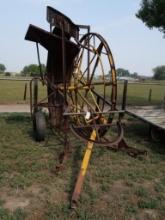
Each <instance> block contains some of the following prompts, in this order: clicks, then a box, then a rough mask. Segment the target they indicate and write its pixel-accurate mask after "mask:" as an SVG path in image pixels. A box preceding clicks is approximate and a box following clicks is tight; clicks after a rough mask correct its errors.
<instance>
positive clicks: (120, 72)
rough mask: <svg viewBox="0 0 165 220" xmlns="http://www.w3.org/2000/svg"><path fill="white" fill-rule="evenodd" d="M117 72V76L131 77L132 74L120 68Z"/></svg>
mask: <svg viewBox="0 0 165 220" xmlns="http://www.w3.org/2000/svg"><path fill="white" fill-rule="evenodd" d="M116 72H117V76H119V77H120V76H129V75H130V72H129V70H125V69H123V68H118V69H116Z"/></svg>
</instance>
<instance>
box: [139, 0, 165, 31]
mask: <svg viewBox="0 0 165 220" xmlns="http://www.w3.org/2000/svg"><path fill="white" fill-rule="evenodd" d="M136 17H137V18H139V19H141V20H142V21H143V22H144V23H145V24H146V26H147V27H149V28H150V29H151V28H153V27H155V28H158V29H159V30H160V31H161V32H163V33H164V34H165V0H142V2H141V8H140V9H139V11H138V12H137V14H136Z"/></svg>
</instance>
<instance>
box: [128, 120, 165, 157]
mask: <svg viewBox="0 0 165 220" xmlns="http://www.w3.org/2000/svg"><path fill="white" fill-rule="evenodd" d="M149 128H150V126H149V124H147V123H144V122H141V121H139V120H136V119H133V120H131V121H130V122H129V123H128V124H126V126H125V134H126V135H128V136H129V137H131V138H133V137H134V139H135V140H136V141H137V143H140V142H145V145H146V147H147V148H148V149H149V150H151V151H152V152H154V153H158V154H161V156H162V157H163V158H164V159H165V139H164V132H163V133H162V137H161V139H160V141H159V142H154V141H153V140H152V138H151V137H150V134H149Z"/></svg>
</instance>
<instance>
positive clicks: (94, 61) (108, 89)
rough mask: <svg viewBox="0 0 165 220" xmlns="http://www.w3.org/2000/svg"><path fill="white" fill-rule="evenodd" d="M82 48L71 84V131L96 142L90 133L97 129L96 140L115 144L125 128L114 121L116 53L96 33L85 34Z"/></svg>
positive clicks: (69, 93) (81, 43) (69, 92)
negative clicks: (114, 54) (114, 58)
mask: <svg viewBox="0 0 165 220" xmlns="http://www.w3.org/2000/svg"><path fill="white" fill-rule="evenodd" d="M80 47H81V49H80V52H79V55H78V57H77V58H76V61H75V70H74V72H73V75H72V80H71V84H70V87H68V97H69V98H68V100H69V101H68V103H69V104H68V106H69V112H71V114H70V120H71V130H72V131H73V132H74V133H75V134H76V135H77V136H78V137H80V138H82V139H83V140H88V141H93V140H91V138H90V136H91V133H92V131H93V130H95V131H96V139H95V140H94V142H95V143H98V144H100V145H115V144H117V143H118V142H119V141H120V140H121V139H122V136H123V129H122V126H121V124H120V123H119V122H117V123H112V121H113V119H114V115H115V110H116V97H117V81H116V70H115V65H114V60H113V56H112V53H111V51H110V48H109V46H108V44H107V43H106V41H105V40H104V38H103V37H102V36H101V35H99V34H96V33H89V34H86V35H84V36H83V37H82V39H81V40H80ZM109 128H111V129H109ZM108 130H110V131H111V132H108Z"/></svg>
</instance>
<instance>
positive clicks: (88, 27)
mask: <svg viewBox="0 0 165 220" xmlns="http://www.w3.org/2000/svg"><path fill="white" fill-rule="evenodd" d="M87 33H88V44H87V46H88V55H87V56H88V57H87V62H88V63H87V65H88V72H87V82H89V77H90V51H89V47H90V46H89V45H90V38H89V33H90V26H87Z"/></svg>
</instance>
